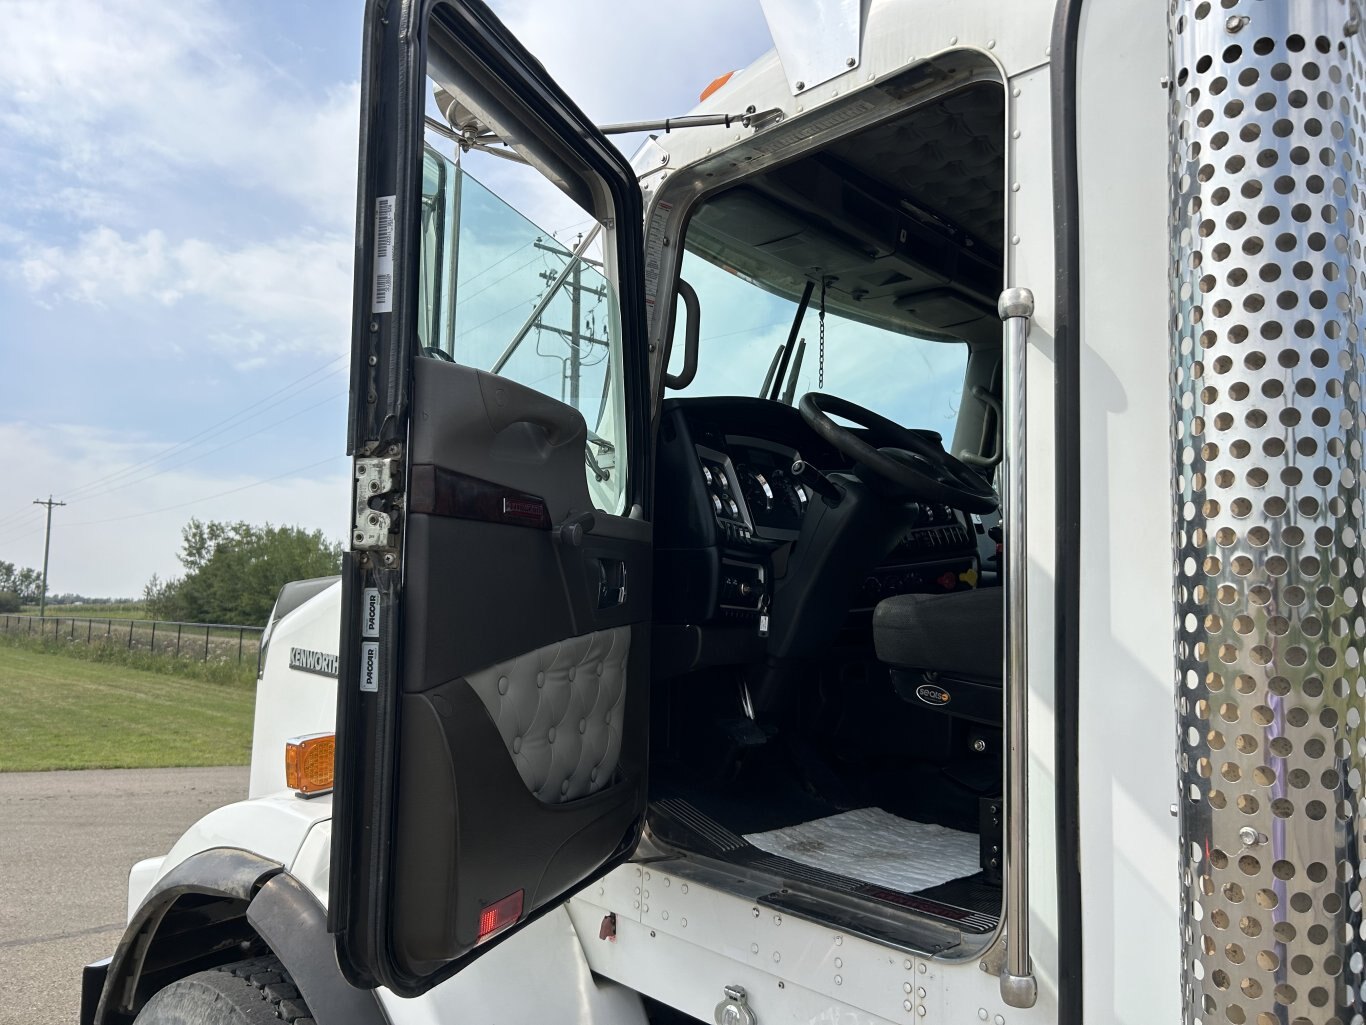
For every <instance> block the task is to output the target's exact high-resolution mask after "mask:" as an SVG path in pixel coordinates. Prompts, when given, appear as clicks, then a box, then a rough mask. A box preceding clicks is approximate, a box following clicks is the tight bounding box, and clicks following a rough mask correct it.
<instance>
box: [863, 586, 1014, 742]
mask: <svg viewBox="0 0 1366 1025" xmlns="http://www.w3.org/2000/svg"><path fill="white" fill-rule="evenodd" d="M1004 598H1005V594H1004V591H1003V590H1002V589H1001V588H999V587H989V588H977V589H974V590H968V591H952V592H949V593H946V594H899V595H896V596H895V597H892V598H884V599H883V600H882V601H880V602H878V605H877V608H876V609H874V610H873V645H874V647H875V649H876V650H877V657H878V660H879V661H881V662H883V663H884V664H885V665H887V666H888V667H890V669H891V672H892V685H893V686H894V687H895V688H896V692H897V694H899V695H900V696H901V698H902V700H904V701H908V702H910V703H912V704H920V705H925V706H927V707H929V708H933V709H935V710H936V711H940V712H943V713H945V714H946V715H952V716H957V717H959V718H964V719H971V720H973V721H974V722H980V723H985V724H987V725H990V726H1000V725H1001V688H1002V680H1003V666H1004V659H1005V602H1004Z"/></svg>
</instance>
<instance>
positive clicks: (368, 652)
mask: <svg viewBox="0 0 1366 1025" xmlns="http://www.w3.org/2000/svg"><path fill="white" fill-rule="evenodd" d="M360 689H361V690H363V691H368V692H369V693H371V694H373V693H374V692H375V691H377V690H379V642H378V641H363V642H361V646H360Z"/></svg>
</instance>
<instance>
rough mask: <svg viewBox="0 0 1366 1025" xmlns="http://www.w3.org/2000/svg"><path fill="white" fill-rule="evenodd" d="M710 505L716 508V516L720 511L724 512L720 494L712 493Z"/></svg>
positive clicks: (724, 508)
mask: <svg viewBox="0 0 1366 1025" xmlns="http://www.w3.org/2000/svg"><path fill="white" fill-rule="evenodd" d="M711 507H712V508H713V509H715V510H716V515H717V516H720V515H721V514H722V513H724V512H725V511H726V507H725V506H724V505H722V504H721V496H720V495H712V496H711Z"/></svg>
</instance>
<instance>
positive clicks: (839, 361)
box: [669, 252, 968, 439]
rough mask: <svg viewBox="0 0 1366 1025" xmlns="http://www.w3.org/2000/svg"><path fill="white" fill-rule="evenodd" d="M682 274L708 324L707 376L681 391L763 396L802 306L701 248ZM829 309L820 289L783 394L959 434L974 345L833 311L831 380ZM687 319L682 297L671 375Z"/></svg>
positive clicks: (701, 363) (704, 342)
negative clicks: (812, 396) (851, 405)
mask: <svg viewBox="0 0 1366 1025" xmlns="http://www.w3.org/2000/svg"><path fill="white" fill-rule="evenodd" d="M682 276H683V280H685V281H686V282H688V284H690V285H692V286H693V288H694V289H696V290H697V297H698V301H699V304H700V306H701V331H700V338H699V342H698V360H697V376H696V377H694V378H693V380H692V382H691V383H690V384H689V385H688V387H686V388H684V389H682V390H681V391H678V392H674V393H673V394H677V395H685V396H700V395H754V396H757V395H759V394H760V390H761V389H762V387H763V384H764V380H765V378H766V376H767V375H768V373H769V369H770V366H771V365H772V364H773V361H774V355H775V353H777V352H778V350H779V348H780V347H781V346H782V345H783V344H784V343H785V342H786V341H787V336H788V332H789V331H790V330H791V328H792V319H793V317H794V316H796V313H797V304H796V303H795V302H792V301H790V300H788V299H784V298H782V297H780V296H776V295H773V294H772V293H770V292H768V291H765V290H764V289H762V288H760V287H758V286H757V285H755V284H753V283H751V282H749V281H747V280H746V279H745V278H743V277H741V276H740V275H739V274H735V273H732V272H730V271H727V270H725V269H724V268H721V267H718V266H717V265H715V264H713V263H709V262H708V261H707V260H705V259H703V258H702V257H700V256H698V255H697V254H695V253H692V252H687V253H685V255H684V257H683V271H682ZM819 306H820V287H819V286H817V288H816V289H815V291H814V292H813V294H812V297H811V305H810V307H809V308H808V309H807V311H806V315H805V316H804V317H803V318H802V325H801V329H800V331H799V332H798V335H797V337H798V339H799V343H798V345H797V347H796V349H795V350H794V352H793V354H792V356H791V359H790V367H789V370H788V375H787V378H786V380H785V381H784V384H783V389H782V393H783V394H786V393H787V391H788V390H789V388H792V396H793V399H792V401H793V402H794V404H795V402H796V401H797V400H798V399H800V398H801V396H802V395H803V394H805V393H806V392H809V391H827V392H831V393H832V394H835V395H838V396H840V397H841V398H844V399H848V400H849V401H851V402H856V403H858V404H859V405H861V406H865V407H867V408H868V409H871V410H873V411H874V412H876V413H881V414H882V415H883V416H885V417H887V418H889V419H891V420H895V421H896V422H897V423H899V424H902V425H903V426H906V427H926V428H929V429H930V430H933V431H937V432H939V433H940V434H941V435H942V436H943V437H944V438H945V439H949V438H951V437H952V435H953V427H954V422H955V420H956V419H957V417H958V403H959V398H960V396H961V395H962V389H963V378H964V375H965V374H966V371H967V361H968V348H967V346H966V345H965V344H963V343H962V342H945V341H929V340H926V339H923V338H916V337H913V336H910V335H905V334H900V333H897V332H894V331H889V330H886V329H884V328H878V327H870V326H868V325H866V324H859V323H857V322H855V321H852V320H849V319H847V318H844V317H841V316H839V315H838V314H836V313H834V312H830V313H827V314H826V317H825V359H824V364H823V371H824V382H823V383H822V360H821V345H820V333H821V332H820V317H819ZM684 319H685V315H684V313H683V310H682V304H681V303H680V304H679V312H678V314H677V323H676V325H675V331H674V343H673V348H672V350H671V351H670V354H669V372H670V373H671V374H677V373H678V372H679V370H680V369H681V367H682V365H683V356H684V354H683V323H684ZM801 339H805V342H806V345H805V348H804V349H803V347H802V346H801V344H800V340H801ZM799 354H800V359H801V364H800V366H797V360H798V358H799ZM794 369H795V372H796V378H795V388H793V387H792V380H793V376H792V375H793V371H794ZM780 397H782V396H781V395H780Z"/></svg>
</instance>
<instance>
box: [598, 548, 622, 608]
mask: <svg viewBox="0 0 1366 1025" xmlns="http://www.w3.org/2000/svg"><path fill="white" fill-rule="evenodd" d="M595 562H596V564H597V569H598V608H599V609H614V608H616V607H617V606H619V605H625V604H626V563H625V562H624V561H622V560H621V559H607V558H599V559H597V560H595Z"/></svg>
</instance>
